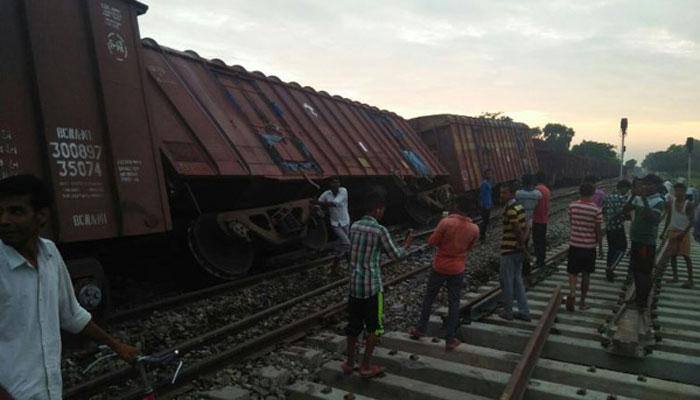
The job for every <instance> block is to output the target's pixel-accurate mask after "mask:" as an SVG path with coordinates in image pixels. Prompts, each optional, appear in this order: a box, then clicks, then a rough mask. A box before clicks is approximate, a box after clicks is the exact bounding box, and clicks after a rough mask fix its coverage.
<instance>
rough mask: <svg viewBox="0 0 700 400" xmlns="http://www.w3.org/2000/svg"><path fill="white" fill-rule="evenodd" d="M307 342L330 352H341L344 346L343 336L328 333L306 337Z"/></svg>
mask: <svg viewBox="0 0 700 400" xmlns="http://www.w3.org/2000/svg"><path fill="white" fill-rule="evenodd" d="M307 343H309V344H310V345H312V346H314V347H317V348H319V349H323V350H326V351H330V352H332V353H342V352H344V351H345V346H346V344H345V337H344V336H337V335H333V334H330V333H321V334H319V335H316V336H314V337H311V338H309V339H307Z"/></svg>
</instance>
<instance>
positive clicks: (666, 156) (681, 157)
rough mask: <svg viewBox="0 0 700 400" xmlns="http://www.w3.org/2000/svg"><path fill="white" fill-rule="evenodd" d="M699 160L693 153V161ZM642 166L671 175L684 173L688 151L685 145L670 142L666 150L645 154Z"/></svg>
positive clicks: (686, 166)
mask: <svg viewBox="0 0 700 400" xmlns="http://www.w3.org/2000/svg"><path fill="white" fill-rule="evenodd" d="M697 162H700V159H698V156H697V153H693V163H697ZM642 167H644V168H646V169H648V170H649V171H653V172H665V173H667V174H671V175H674V176H675V175H680V176H683V175H685V173H686V171H687V168H688V151H687V150H686V147H685V145H682V144H672V145H670V146H669V147H668V149H666V151H655V152H653V153H649V154H647V156H646V158H644V161H642Z"/></svg>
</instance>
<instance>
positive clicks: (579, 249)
mask: <svg viewBox="0 0 700 400" xmlns="http://www.w3.org/2000/svg"><path fill="white" fill-rule="evenodd" d="M579 193H580V195H581V198H580V199H579V200H576V201H574V202H573V203H571V204H569V219H570V221H571V236H570V238H569V261H568V264H567V267H566V271H567V272H568V273H569V296H568V297H567V298H566V310H567V311H574V305H575V304H576V280H577V278H578V275H579V274H581V275H582V278H581V302H580V303H579V309H580V310H582V311H583V310H586V309H588V306H587V305H586V294H588V285H589V283H590V274H592V273H593V271H595V258H596V246H597V245H599V244H600V243H601V241H602V238H603V235H602V233H601V229H600V227H601V225H602V224H603V211H602V210H601V209H600V208H599V207H598V206H597V205H596V204H595V203H594V202H593V194H594V193H595V186H593V185H592V184H590V183H584V184H582V185H581V187H580V188H579Z"/></svg>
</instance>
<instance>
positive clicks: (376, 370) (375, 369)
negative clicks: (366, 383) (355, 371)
mask: <svg viewBox="0 0 700 400" xmlns="http://www.w3.org/2000/svg"><path fill="white" fill-rule="evenodd" d="M383 373H384V367H382V366H380V365H370V367H369V368H368V369H363V368H360V376H361V377H363V378H366V379H369V378H374V377H376V376H378V375H381V374H383Z"/></svg>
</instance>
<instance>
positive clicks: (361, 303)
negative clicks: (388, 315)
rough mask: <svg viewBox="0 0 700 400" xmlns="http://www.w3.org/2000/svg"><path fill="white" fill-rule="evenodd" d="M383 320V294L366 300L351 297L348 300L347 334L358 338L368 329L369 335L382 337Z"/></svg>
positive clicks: (380, 293)
mask: <svg viewBox="0 0 700 400" xmlns="http://www.w3.org/2000/svg"><path fill="white" fill-rule="evenodd" d="M383 318H384V296H383V294H382V292H379V293H377V294H375V295H374V296H372V297H369V298H366V299H359V298H357V297H352V296H350V297H349V298H348V325H347V326H346V327H345V334H346V335H347V336H353V337H357V336H359V335H360V333H362V329H363V328H365V327H366V328H367V332H368V333H374V334H375V335H377V336H381V335H382V334H383V333H384V326H383V325H382V320H383Z"/></svg>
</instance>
